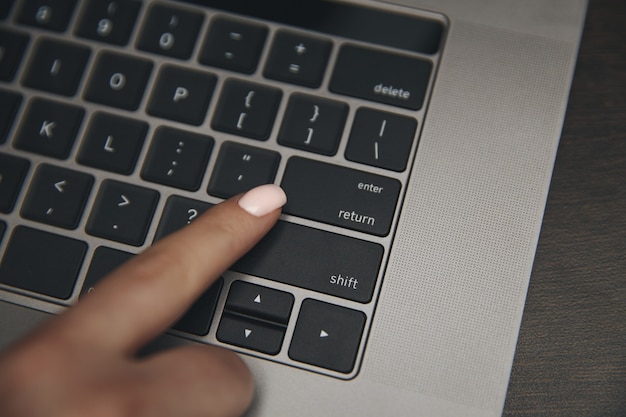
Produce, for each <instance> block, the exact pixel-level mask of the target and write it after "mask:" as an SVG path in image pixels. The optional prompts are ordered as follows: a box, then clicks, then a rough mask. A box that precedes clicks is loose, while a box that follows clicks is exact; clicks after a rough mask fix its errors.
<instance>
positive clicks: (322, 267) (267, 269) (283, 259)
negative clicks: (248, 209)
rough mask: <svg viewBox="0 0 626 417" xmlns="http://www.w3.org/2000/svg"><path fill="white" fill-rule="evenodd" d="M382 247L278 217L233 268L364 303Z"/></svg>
mask: <svg viewBox="0 0 626 417" xmlns="http://www.w3.org/2000/svg"><path fill="white" fill-rule="evenodd" d="M383 251H384V250H383V247H382V246H381V245H379V244H377V243H374V242H368V241H365V240H361V239H355V238H353V237H349V236H343V235H339V234H336V233H331V232H327V231H324V230H319V229H314V228H312V227H307V226H302V225H298V224H293V223H288V222H285V221H279V222H278V223H277V224H276V225H275V226H274V227H273V228H272V230H270V232H269V233H268V234H267V235H266V236H265V237H264V238H263V239H262V240H261V241H260V242H259V243H258V244H257V245H256V246H255V247H254V248H252V250H251V251H250V252H248V253H247V254H246V255H245V256H244V257H243V258H241V259H239V261H237V262H236V263H235V264H234V265H233V266H232V267H231V269H232V270H233V271H236V272H241V273H244V274H249V275H254V276H257V277H261V278H266V279H270V280H273V281H277V282H282V283H284V284H289V285H294V286H296V287H300V288H306V289H309V290H313V291H317V292H321V293H324V294H330V295H333V296H335V297H341V298H346V299H348V300H354V301H358V302H361V303H367V302H369V301H370V300H371V299H372V295H373V293H374V288H375V287H376V280H377V279H378V273H379V271H380V267H381V264H382V258H383ZM227 308H228V306H227Z"/></svg>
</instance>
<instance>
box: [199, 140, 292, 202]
mask: <svg viewBox="0 0 626 417" xmlns="http://www.w3.org/2000/svg"><path fill="white" fill-rule="evenodd" d="M279 162H280V154H278V153H276V152H273V151H268V150H267V149H261V148H255V147H252V146H247V145H242V144H239V143H235V142H224V143H223V144H222V148H221V149H220V153H219V155H218V156H217V161H216V163H215V169H214V170H213V175H211V180H210V181H209V187H208V190H207V191H208V192H209V194H211V195H214V196H216V197H221V198H230V197H232V196H234V195H237V194H239V193H243V192H246V191H248V190H251V189H252V188H254V187H256V186H258V185H263V184H271V183H273V182H274V178H275V176H276V170H277V169H278V163H279Z"/></svg>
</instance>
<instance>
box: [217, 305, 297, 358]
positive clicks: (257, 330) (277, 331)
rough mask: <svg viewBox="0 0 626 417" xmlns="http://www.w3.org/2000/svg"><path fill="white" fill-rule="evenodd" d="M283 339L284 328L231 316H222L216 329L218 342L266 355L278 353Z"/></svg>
mask: <svg viewBox="0 0 626 417" xmlns="http://www.w3.org/2000/svg"><path fill="white" fill-rule="evenodd" d="M284 337H285V328H284V327H281V326H276V325H272V324H269V323H266V322H262V321H258V320H253V319H249V318H247V317H242V316H238V315H233V314H224V315H222V319H221V320H220V325H219V327H218V329H217V339H218V340H219V341H220V342H224V343H228V344H230V345H235V346H240V347H243V348H246V349H250V350H256V351H257V352H261V353H267V354H268V355H276V354H277V353H278V352H280V348H281V346H282V344H283V338H284Z"/></svg>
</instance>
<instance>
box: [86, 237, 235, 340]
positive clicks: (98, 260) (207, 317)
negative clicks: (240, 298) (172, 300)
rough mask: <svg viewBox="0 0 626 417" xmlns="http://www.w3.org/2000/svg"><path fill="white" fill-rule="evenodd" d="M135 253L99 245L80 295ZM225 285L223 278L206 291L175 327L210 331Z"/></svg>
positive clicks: (199, 333) (94, 286) (95, 285)
mask: <svg viewBox="0 0 626 417" xmlns="http://www.w3.org/2000/svg"><path fill="white" fill-rule="evenodd" d="M133 256H134V255H133V254H132V253H128V252H123V251H120V250H116V249H111V248H107V247H105V246H100V247H98V248H97V249H96V250H95V252H94V255H93V258H92V259H91V264H90V265H89V270H88V271H87V276H86V277H85V282H84V283H83V287H82V290H81V292H80V296H81V297H83V296H85V295H86V294H89V293H91V292H93V291H96V290H97V284H98V282H99V281H100V280H101V279H102V278H104V277H105V276H107V275H108V274H109V273H111V272H113V270H115V269H116V268H117V267H119V266H121V265H122V264H123V263H124V262H126V261H128V260H130V259H131V258H132V257H133ZM222 286H223V280H222V279H219V280H218V281H216V282H215V283H214V284H213V285H212V286H211V287H210V288H209V289H208V290H207V291H205V292H204V293H203V294H202V295H201V296H200V298H198V300H196V301H195V302H194V304H193V305H192V306H191V307H190V308H189V310H187V312H186V313H185V314H184V315H183V316H182V317H181V318H180V319H179V320H178V322H177V323H176V324H174V326H173V328H174V329H176V330H180V331H183V332H187V333H192V334H196V335H198V336H204V335H206V334H207V333H208V332H209V327H210V325H211V321H212V320H213V314H214V313H215V307H216V306H217V300H218V297H219V294H220V291H221V289H222Z"/></svg>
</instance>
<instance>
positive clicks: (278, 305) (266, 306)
mask: <svg viewBox="0 0 626 417" xmlns="http://www.w3.org/2000/svg"><path fill="white" fill-rule="evenodd" d="M293 300H294V298H293V295H291V294H289V293H288V292H284V291H278V290H274V289H271V288H267V287H263V286H261V285H256V284H251V283H249V282H244V281H235V282H233V283H232V285H231V286H230V290H229V291H228V298H227V299H226V306H225V307H224V309H225V310H227V311H230V312H235V313H240V314H243V315H246V316H251V317H255V318H259V319H263V320H267V321H271V322H274V323H279V324H284V325H286V324H287V323H288V322H289V316H290V315H291V308H292V307H293Z"/></svg>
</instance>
